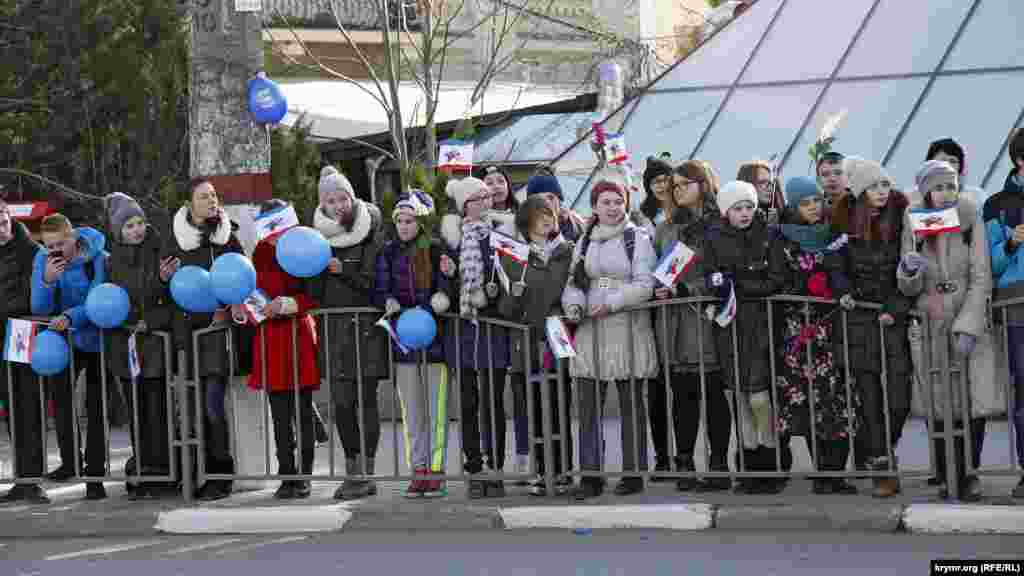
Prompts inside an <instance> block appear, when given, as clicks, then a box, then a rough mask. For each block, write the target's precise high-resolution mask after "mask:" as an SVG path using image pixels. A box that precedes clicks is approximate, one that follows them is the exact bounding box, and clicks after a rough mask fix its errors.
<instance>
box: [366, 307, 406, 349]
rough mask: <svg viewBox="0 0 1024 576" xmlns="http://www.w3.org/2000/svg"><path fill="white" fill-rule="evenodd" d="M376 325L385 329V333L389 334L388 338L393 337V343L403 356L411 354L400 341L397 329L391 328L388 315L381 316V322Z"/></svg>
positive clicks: (378, 321)
mask: <svg viewBox="0 0 1024 576" xmlns="http://www.w3.org/2000/svg"><path fill="white" fill-rule="evenodd" d="M374 325H375V326H377V327H378V328H383V329H384V331H385V332H387V333H388V336H390V337H391V341H392V342H394V343H395V346H398V349H399V350H400V351H401V352H402V354H408V353H409V349H408V348H406V347H405V346H403V345H402V342H401V341H399V340H398V334H396V333H395V329H394V328H392V327H391V321H390V320H388V315H387V314H385V315H383V316H381V317H380V320H377V322H376V323H375V324H374Z"/></svg>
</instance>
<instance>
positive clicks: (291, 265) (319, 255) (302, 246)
mask: <svg viewBox="0 0 1024 576" xmlns="http://www.w3.org/2000/svg"><path fill="white" fill-rule="evenodd" d="M276 257H277V263H278V264H280V265H281V268H282V269H283V270H284V271H285V272H287V273H288V274H291V275H292V276H295V277H296V278H312V277H313V276H316V275H318V274H320V273H321V272H323V271H324V269H326V268H327V262H328V261H329V260H330V259H331V246H330V245H329V244H328V243H327V239H326V238H324V235H323V234H321V233H320V232H319V231H318V230H314V229H313V228H309V227H307V226H296V227H295V228H292V229H291V230H289V231H287V232H285V233H284V234H282V235H281V238H280V239H279V240H278V241H277V250H276Z"/></svg>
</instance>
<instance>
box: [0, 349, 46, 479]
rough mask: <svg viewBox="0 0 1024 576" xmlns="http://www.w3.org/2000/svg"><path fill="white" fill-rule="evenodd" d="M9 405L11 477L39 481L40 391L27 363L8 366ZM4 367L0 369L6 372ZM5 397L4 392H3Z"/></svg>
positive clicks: (38, 382) (40, 457)
mask: <svg viewBox="0 0 1024 576" xmlns="http://www.w3.org/2000/svg"><path fill="white" fill-rule="evenodd" d="M9 365H10V377H11V380H10V386H11V388H12V390H11V394H10V402H9V403H8V405H7V406H8V416H7V431H8V434H11V433H12V426H11V421H12V420H13V421H14V426H13V436H14V475H15V476H16V477H18V478H39V477H41V476H42V475H43V474H44V473H46V470H45V469H44V467H43V466H44V465H43V445H42V444H43V434H45V431H44V430H45V428H44V427H43V424H42V423H43V418H44V416H43V413H41V412H40V408H41V407H40V403H39V397H40V394H41V392H42V390H43V388H42V386H40V381H39V378H38V377H37V376H36V375H35V373H34V372H32V369H31V368H29V367H28V365H26V364H18V363H15V362H11V363H10V364H9ZM6 369H7V366H0V370H6ZM4 394H5V395H6V394H7V390H4Z"/></svg>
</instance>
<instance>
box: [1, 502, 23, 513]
mask: <svg viewBox="0 0 1024 576" xmlns="http://www.w3.org/2000/svg"><path fill="white" fill-rule="evenodd" d="M29 508H30V506H29V505H28V504H23V505H21V506H6V507H4V508H0V512H23V511H25V510H28V509H29Z"/></svg>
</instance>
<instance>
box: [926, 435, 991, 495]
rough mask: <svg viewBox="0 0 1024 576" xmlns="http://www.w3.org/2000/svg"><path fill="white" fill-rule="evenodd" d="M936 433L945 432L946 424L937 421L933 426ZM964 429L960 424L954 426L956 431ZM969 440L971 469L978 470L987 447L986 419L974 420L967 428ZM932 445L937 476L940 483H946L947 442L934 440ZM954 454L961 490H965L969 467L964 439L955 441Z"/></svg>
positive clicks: (955, 439)
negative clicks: (983, 450)
mask: <svg viewBox="0 0 1024 576" xmlns="http://www.w3.org/2000/svg"><path fill="white" fill-rule="evenodd" d="M932 426H933V428H934V430H935V431H936V432H942V431H943V430H945V428H946V426H945V422H943V421H941V420H937V421H935V422H934V423H933V424H932ZM960 427H962V424H961V423H960V422H956V423H955V424H954V429H956V428H960ZM967 438H968V439H969V441H970V443H971V445H970V449H971V453H970V457H971V467H972V468H977V467H978V465H979V464H981V450H982V448H983V447H984V445H985V419H984V418H972V419H971V420H970V424H969V425H968V427H967ZM932 444H933V445H934V446H935V476H936V477H937V478H938V479H939V481H940V482H943V483H944V482H945V481H946V441H945V440H943V439H941V438H938V439H935V440H932ZM953 447H954V452H955V454H956V473H957V478H959V479H960V482H959V484H960V488H961V489H963V484H964V482H963V480H964V479H966V477H967V475H968V473H967V467H966V466H965V461H964V441H963V438H954V439H953Z"/></svg>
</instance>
